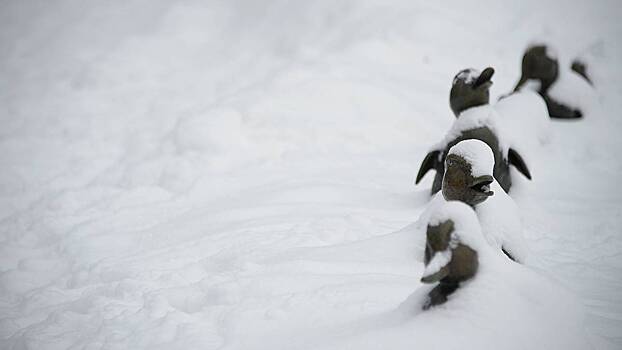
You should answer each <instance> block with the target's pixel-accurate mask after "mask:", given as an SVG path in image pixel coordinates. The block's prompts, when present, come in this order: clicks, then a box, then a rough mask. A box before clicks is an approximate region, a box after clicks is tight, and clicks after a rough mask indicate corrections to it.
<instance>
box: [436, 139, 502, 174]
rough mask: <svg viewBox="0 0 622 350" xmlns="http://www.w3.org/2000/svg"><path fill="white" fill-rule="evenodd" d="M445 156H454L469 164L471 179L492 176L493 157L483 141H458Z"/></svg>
mask: <svg viewBox="0 0 622 350" xmlns="http://www.w3.org/2000/svg"><path fill="white" fill-rule="evenodd" d="M447 154H448V155H450V154H455V155H457V156H459V157H461V158H462V159H464V160H465V161H466V162H467V163H469V165H471V175H472V176H473V177H479V176H483V175H490V176H492V168H494V166H495V157H494V155H493V153H492V149H491V148H490V146H488V145H487V144H486V143H485V142H484V141H480V140H476V139H471V140H464V141H460V142H458V143H457V144H455V145H454V146H453V147H452V148H450V149H449V152H448V153H447Z"/></svg>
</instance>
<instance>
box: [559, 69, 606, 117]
mask: <svg viewBox="0 0 622 350" xmlns="http://www.w3.org/2000/svg"><path fill="white" fill-rule="evenodd" d="M548 93H549V96H551V98H553V99H554V100H556V101H559V102H560V103H562V104H564V105H567V106H570V107H572V108H576V109H579V110H580V111H582V112H583V113H584V114H585V113H587V114H590V112H591V113H592V114H593V112H592V111H593V110H594V109H595V108H597V107H598V102H597V101H598V98H597V97H596V94H595V92H594V88H593V87H592V85H590V83H588V82H587V81H586V80H585V79H584V78H583V77H582V76H580V75H579V74H577V73H575V72H574V71H571V70H570V69H565V70H561V69H560V73H559V77H558V78H557V80H556V81H555V82H554V83H553V85H551V87H550V88H549V91H548Z"/></svg>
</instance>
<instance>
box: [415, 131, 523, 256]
mask: <svg viewBox="0 0 622 350" xmlns="http://www.w3.org/2000/svg"><path fill="white" fill-rule="evenodd" d="M494 165H495V159H494V155H493V152H492V150H491V149H490V147H489V146H488V145H487V144H486V143H485V142H483V141H480V140H477V139H470V140H464V141H461V142H459V143H458V144H456V145H454V146H453V147H452V148H450V149H449V152H448V154H447V157H446V160H445V174H444V176H443V180H442V188H441V192H440V193H437V194H436V195H435V196H434V197H433V198H432V201H431V202H430V204H429V206H428V209H427V210H426V211H425V212H424V214H423V215H422V218H423V219H424V220H425V218H426V217H427V216H428V214H426V213H429V212H432V211H434V210H435V208H437V207H439V206H442V205H443V204H444V203H446V202H448V201H460V202H463V203H465V204H467V205H469V206H470V207H471V208H473V209H474V210H475V213H476V214H477V217H478V219H479V221H480V224H481V228H482V232H483V235H484V238H485V239H486V241H488V243H489V244H490V245H491V246H492V247H494V248H496V249H497V250H498V251H499V252H500V253H501V254H503V255H506V256H507V257H508V258H509V259H510V260H513V261H515V262H518V263H524V262H525V260H526V258H527V256H528V249H527V244H526V242H525V238H524V237H523V232H522V230H523V229H522V223H521V219H520V215H519V213H518V208H517V206H516V203H514V201H513V200H512V198H511V197H510V196H508V194H507V193H506V192H505V191H504V190H503V188H501V186H500V185H499V183H498V182H497V181H496V180H495V178H494V177H493V168H494Z"/></svg>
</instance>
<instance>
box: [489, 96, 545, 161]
mask: <svg viewBox="0 0 622 350" xmlns="http://www.w3.org/2000/svg"><path fill="white" fill-rule="evenodd" d="M494 108H495V110H496V111H497V112H498V115H499V117H498V119H497V125H498V128H499V129H500V130H501V131H502V133H503V135H504V137H506V138H507V139H508V143H509V144H510V145H511V146H512V148H514V149H515V150H517V151H519V152H521V153H524V154H525V155H526V156H527V158H530V157H535V156H536V155H535V153H537V152H539V151H540V150H541V148H542V146H544V145H546V144H548V143H550V142H551V137H552V131H551V120H550V119H551V118H549V114H548V110H547V108H546V103H545V102H544V99H543V98H542V97H541V96H540V95H539V94H538V93H537V92H533V91H529V90H525V89H523V90H521V91H519V92H515V93H513V94H511V95H509V96H506V97H504V98H502V99H501V100H499V101H498V102H497V103H496V104H495V105H494ZM527 161H528V159H527Z"/></svg>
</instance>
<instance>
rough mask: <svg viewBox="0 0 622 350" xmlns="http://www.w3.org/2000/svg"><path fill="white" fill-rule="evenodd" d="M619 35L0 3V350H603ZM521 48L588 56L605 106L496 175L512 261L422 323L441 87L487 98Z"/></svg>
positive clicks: (438, 5) (615, 259) (188, 6)
mask: <svg viewBox="0 0 622 350" xmlns="http://www.w3.org/2000/svg"><path fill="white" fill-rule="evenodd" d="M560 8H562V9H564V16H563V18H562V17H560V12H559V11H560ZM474 18H476V19H478V20H473V19H474ZM619 18H620V5H619V3H618V2H617V1H606V0H603V1H590V2H579V1H577V2H572V3H568V2H565V1H552V2H542V1H535V0H526V1H520V2H513V3H501V2H496V1H491V0H485V1H482V2H481V3H479V4H478V5H477V6H474V5H473V4H471V3H467V2H464V1H450V2H429V1H412V0H408V1H407V0H395V1H381V2H378V1H368V0H362V1H347V0H346V1H314V2H304V1H303V2H289V1H279V0H275V1H268V2H265V1H261V2H258V1H245V0H233V1H195V0H188V1H160V0H155V1H146V0H128V1H122V2H101V1H100V2H83V1H75V0H57V1H37V0H34V1H3V2H2V3H0V77H1V79H0V120H1V122H2V128H1V129H0V157H1V161H2V171H0V348H2V349H67V348H73V349H80V348H91V349H93V348H104V349H196V348H200V349H297V348H331V347H332V348H336V349H344V348H347V347H351V348H355V347H356V348H364V347H367V348H378V347H380V346H382V347H384V348H391V349H401V348H405V349H413V348H452V347H454V348H455V346H456V345H457V344H460V345H462V346H465V347H468V348H477V347H479V348H512V347H517V348H525V347H527V348H533V349H535V348H542V349H553V348H564V349H573V348H579V349H585V348H588V346H584V345H585V344H586V342H589V343H591V344H593V345H594V348H597V349H601V348H607V347H608V346H610V347H611V348H616V347H618V348H619V347H620V346H622V293H620V290H622V253H621V252H622V235H621V234H620V227H621V226H622V192H621V191H620V189H619V186H617V183H618V182H619V174H620V173H621V172H622V157H620V155H619V152H620V149H622V139H621V138H620V137H619V135H620V132H621V131H622V120H621V119H620V113H619V111H620V110H622V90H621V89H620V86H621V84H622V74H621V73H622V72H621V70H620V67H619V64H620V62H622V45H621V44H620V43H621V42H620V40H619V38H620V37H622V24H621V23H620V21H619ZM533 40H539V41H547V42H553V43H554V44H555V47H556V48H557V49H558V51H559V56H560V57H568V58H569V59H570V58H572V57H576V56H579V55H581V56H582V57H586V56H589V57H590V61H589V63H590V67H589V71H590V74H592V75H593V81H594V85H595V87H596V91H595V93H594V95H593V98H594V99H595V101H594V102H595V103H594V105H596V106H600V107H599V108H595V109H593V110H590V111H589V112H588V113H586V114H585V117H584V119H583V120H581V121H577V122H567V121H565V122H564V121H554V122H553V123H552V125H551V128H550V129H551V142H549V143H548V144H545V145H542V148H541V149H540V150H538V151H537V152H533V156H532V157H529V159H528V160H527V161H528V164H529V167H530V170H531V172H532V175H533V177H534V179H533V181H528V180H526V179H524V178H522V177H521V176H513V186H512V197H513V198H514V199H515V201H516V203H517V205H518V209H519V212H520V215H521V216H522V217H523V223H524V232H525V236H526V240H527V244H528V245H529V249H530V259H529V261H528V263H527V264H526V265H525V266H521V265H517V264H512V263H510V262H508V261H506V260H507V259H506V260H503V259H501V258H503V257H501V256H500V259H497V261H498V262H499V263H498V264H497V263H492V264H485V263H483V262H482V264H481V266H480V269H481V271H480V272H481V274H479V275H478V276H477V278H474V279H473V280H472V281H471V282H469V283H467V284H465V285H464V286H463V287H461V288H460V290H459V291H457V292H456V293H455V294H453V295H452V297H451V298H450V300H449V301H448V302H447V303H446V304H445V305H443V306H442V307H439V308H433V309H431V310H428V311H426V312H419V311H418V310H419V309H420V308H418V307H417V305H416V303H417V302H419V301H420V300H421V299H420V298H418V296H419V295H421V293H423V294H425V293H426V288H429V287H432V286H424V285H422V284H421V282H420V281H419V279H420V277H421V275H422V272H423V268H424V267H423V263H422V259H421V256H418V255H417V254H419V253H418V252H420V250H421V246H419V245H418V244H419V241H418V240H417V237H414V234H415V233H416V232H419V231H418V227H417V225H416V224H413V223H414V222H415V221H416V220H417V218H418V217H419V215H420V213H421V212H422V211H423V210H424V208H425V207H426V204H427V203H428V201H429V188H430V185H431V183H430V181H431V177H428V178H426V179H424V181H423V182H422V183H421V184H420V185H418V186H416V187H413V184H412V179H413V175H414V174H415V172H416V170H417V167H418V165H419V163H420V161H421V159H423V157H424V156H425V154H426V153H427V150H428V148H429V147H430V145H432V144H434V143H435V142H437V141H438V140H439V139H441V138H442V137H443V136H444V135H445V133H446V131H447V130H448V129H449V128H450V126H451V125H452V123H453V121H454V120H455V118H454V116H453V114H452V113H451V110H450V108H449V104H448V95H449V89H450V87H451V83H452V79H453V77H454V76H455V74H456V73H457V72H459V71H460V70H462V69H464V68H467V67H476V68H480V69H481V68H484V67H488V66H492V67H494V68H495V72H496V73H495V76H494V79H493V80H494V85H493V86H492V90H491V93H492V95H491V101H496V99H497V96H500V95H503V94H506V93H507V92H509V91H511V89H512V88H513V86H514V85H515V84H516V82H517V80H518V78H519V76H520V62H521V57H522V54H523V51H524V49H525V48H526V47H527V43H529V42H531V41H533ZM512 171H514V170H512ZM486 271H488V272H486ZM491 286H494V287H495V288H489V287H491ZM566 290H567V292H565V291H566ZM413 293H414V294H413ZM411 294H413V296H412V297H410V298H409V296H410V295H411ZM575 299H576V300H575ZM575 301H576V302H575ZM577 305H579V307H578V308H577ZM583 314H585V319H584V321H582V318H581V315H583ZM543 325H546V327H544V326H543ZM580 327H585V332H586V333H587V334H588V336H584V333H582V332H578V331H576V330H577V329H578V328H580ZM442 340H447V341H442ZM359 345H360V346H359ZM467 345H468V346H467Z"/></svg>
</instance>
